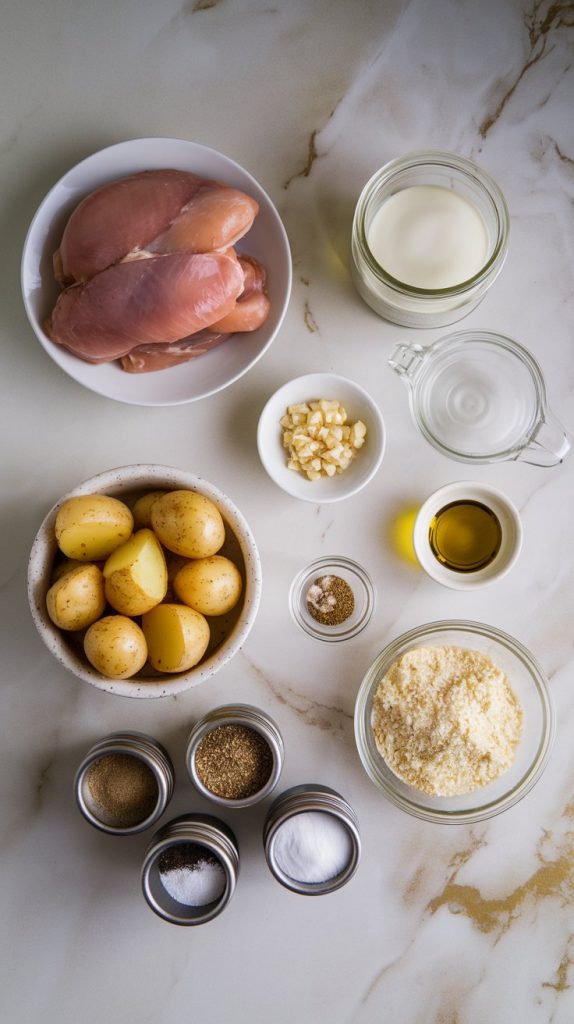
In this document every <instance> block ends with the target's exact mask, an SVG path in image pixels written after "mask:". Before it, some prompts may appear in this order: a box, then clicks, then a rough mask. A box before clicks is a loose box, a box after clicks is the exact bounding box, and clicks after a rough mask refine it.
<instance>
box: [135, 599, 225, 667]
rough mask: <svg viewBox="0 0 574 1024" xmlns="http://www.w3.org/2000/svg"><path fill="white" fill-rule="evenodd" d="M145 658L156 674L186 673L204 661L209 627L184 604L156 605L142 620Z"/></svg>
mask: <svg viewBox="0 0 574 1024" xmlns="http://www.w3.org/2000/svg"><path fill="white" fill-rule="evenodd" d="M142 629H143V631H144V635H145V638H146V642H147V647H148V656H149V660H150V662H151V664H152V665H153V667H154V668H155V669H157V671H158V672H186V671H187V670H188V669H190V668H193V666H194V665H197V663H198V662H199V661H201V659H202V658H203V655H204V654H205V652H206V650H207V645H208V643H209V626H208V624H207V622H206V620H205V619H204V617H203V615H200V613H199V612H196V611H194V609H193V608H188V607H187V605H184V604H158V605H156V607H155V608H152V610H151V612H147V614H146V615H144V616H143V618H142Z"/></svg>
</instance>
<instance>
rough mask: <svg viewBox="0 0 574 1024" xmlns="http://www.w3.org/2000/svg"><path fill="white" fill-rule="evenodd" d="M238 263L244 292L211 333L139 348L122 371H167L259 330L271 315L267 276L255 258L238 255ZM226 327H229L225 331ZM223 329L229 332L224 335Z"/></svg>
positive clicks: (128, 357) (213, 326) (127, 357)
mask: <svg viewBox="0 0 574 1024" xmlns="http://www.w3.org/2000/svg"><path fill="white" fill-rule="evenodd" d="M239 263H240V264H241V268H242V270H243V272H244V276H245V281H244V285H243V291H242V292H241V295H240V296H239V298H238V299H237V301H236V303H235V306H234V308H233V309H232V310H231V312H230V313H228V314H227V316H225V317H223V318H222V319H221V320H219V321H218V322H217V324H213V325H212V327H211V328H210V329H209V330H204V331H197V332H196V334H192V335H190V337H189V338H181V339H180V340H179V341H174V342H172V343H171V344H167V345H166V344H163V345H162V344H150V345H138V346H137V347H136V348H133V349H132V350H131V352H128V354H127V355H126V356H124V357H123V358H122V361H121V363H122V369H123V370H126V372H127V373H150V372H152V371H154V370H164V369H165V368H166V367H168V366H176V365H179V364H180V363H187V362H189V360H190V359H196V358H197V357H198V356H201V355H203V354H204V353H205V352H209V350H210V349H212V348H214V347H215V346H216V345H220V344H221V342H223V341H226V340H227V339H228V338H230V337H231V335H232V334H233V333H236V332H239V331H255V330H257V328H258V327H260V326H261V324H262V323H264V322H265V320H266V319H267V316H268V313H269V299H268V298H267V296H266V295H265V293H264V288H265V282H266V278H267V274H266V272H265V268H264V267H262V266H261V264H260V263H258V262H257V260H255V259H253V257H252V256H243V255H242V256H239ZM224 324H227V325H228V326H227V327H225V328H224V327H223V326H222V325H224ZM224 330H225V332H226V333H222V332H223V331H224Z"/></svg>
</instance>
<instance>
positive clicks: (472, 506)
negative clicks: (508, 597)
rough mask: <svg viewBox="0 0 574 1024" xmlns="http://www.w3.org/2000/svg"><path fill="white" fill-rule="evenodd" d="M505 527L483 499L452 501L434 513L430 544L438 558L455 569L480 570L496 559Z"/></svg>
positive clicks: (447, 566) (462, 570) (465, 570)
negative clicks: (503, 527) (481, 500)
mask: <svg viewBox="0 0 574 1024" xmlns="http://www.w3.org/2000/svg"><path fill="white" fill-rule="evenodd" d="M501 543H502V527H501V525H500V522H499V521H498V519H497V517H496V516H495V514H494V512H493V511H492V509H490V508H488V507H487V506H486V505H483V504H482V503H481V502H480V501H452V502H450V504H449V505H445V506H444V508H441V509H440V510H439V511H438V512H437V513H436V515H434V516H433V518H432V520H431V523H430V526H429V544H430V547H431V551H432V553H433V555H434V556H435V558H437V559H438V561H439V562H440V563H441V565H444V566H446V568H447V569H452V570H454V572H478V570H479V569H484V568H485V567H486V566H487V565H490V563H491V562H493V561H494V559H495V558H496V556H497V554H498V552H499V551H500V545H501Z"/></svg>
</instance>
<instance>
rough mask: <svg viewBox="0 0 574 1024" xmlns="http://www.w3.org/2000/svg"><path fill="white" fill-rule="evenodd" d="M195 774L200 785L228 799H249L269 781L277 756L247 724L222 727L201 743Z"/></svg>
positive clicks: (219, 726)
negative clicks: (275, 756) (274, 756)
mask: <svg viewBox="0 0 574 1024" xmlns="http://www.w3.org/2000/svg"><path fill="white" fill-rule="evenodd" d="M195 771H196V773H197V777H198V779H199V781H200V783H201V784H202V785H203V786H205V788H206V789H208V790H209V792H210V793H213V795H214V796H218V797H221V798H222V799H224V800H247V799H248V798H249V797H251V796H253V795H254V794H255V793H258V792H259V790H261V789H263V786H265V784H266V783H267V782H268V780H269V778H270V776H271V772H272V771H273V755H272V753H271V748H270V746H269V744H268V743H267V741H266V740H265V739H264V738H263V736H261V734H260V733H258V732H257V731H256V730H255V729H250V728H249V727H248V726H245V725H237V724H234V723H232V724H229V725H218V726H217V727H216V728H215V729H211V731H210V732H208V733H207V735H206V736H204V737H203V739H202V740H201V741H200V742H199V744H198V746H197V749H196V751H195Z"/></svg>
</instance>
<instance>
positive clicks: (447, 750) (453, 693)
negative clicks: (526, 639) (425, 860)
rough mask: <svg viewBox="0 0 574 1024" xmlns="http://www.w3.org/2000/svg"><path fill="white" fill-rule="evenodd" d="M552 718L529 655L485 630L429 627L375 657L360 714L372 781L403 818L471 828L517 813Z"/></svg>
mask: <svg viewBox="0 0 574 1024" xmlns="http://www.w3.org/2000/svg"><path fill="white" fill-rule="evenodd" d="M553 736H554V712H553V709H552V703H551V700H550V694H549V691H548V684H547V681H546V678H545V676H544V672H543V670H542V668H541V667H540V666H539V665H538V662H537V661H536V659H535V658H534V656H533V655H532V654H531V653H530V651H528V650H527V648H526V647H524V646H523V644H522V643H520V641H519V640H516V639H515V638H514V637H511V636H509V635H508V634H506V633H503V632H502V631H501V630H499V629H497V628H495V627H494V626H488V625H485V624H484V623H480V622H467V621H457V620H448V621H443V622H431V623H427V624H425V625H423V626H419V627H417V628H416V629H412V630H410V631H409V632H408V633H404V634H403V635H402V636H399V637H398V638H397V639H396V640H394V641H393V642H392V643H390V644H388V645H387V647H385V649H384V650H383V651H382V652H381V653H380V654H379V655H378V657H377V658H375V661H374V662H373V664H372V665H371V667H370V668H369V670H368V671H367V673H366V675H365V677H364V679H363V682H362V684H361V687H360V689H359V693H358V695H357V701H356V706H355V739H356V742H357V748H358V751H359V756H360V758H361V761H362V763H363V767H364V768H365V770H366V772H367V774H368V775H369V776H370V778H371V779H372V781H373V782H374V783H375V784H376V785H377V786H379V788H380V789H382V790H383V792H384V793H385V795H386V796H387V797H388V798H389V800H391V801H392V802H393V803H394V804H396V805H397V806H398V807H400V808H401V809H402V810H405V811H407V812H408V813H409V814H413V815H415V816H416V817H418V818H423V819H426V820H428V821H440V822H448V823H453V822H459V823H463V824H471V823H473V822H477V821H482V820H483V819H485V818H490V817H492V816H493V815H495V814H499V813H500V812H501V811H504V810H506V809H507V808H508V807H512V806H513V804H515V803H517V802H518V801H519V800H521V799H522V797H523V796H525V795H526V794H527V793H528V792H529V791H530V789H531V788H532V786H534V784H535V783H536V782H537V781H538V779H539V778H540V776H541V774H542V772H543V770H544V768H545V766H546V763H547V761H548V757H549V755H550V750H551V746H552V740H553Z"/></svg>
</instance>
